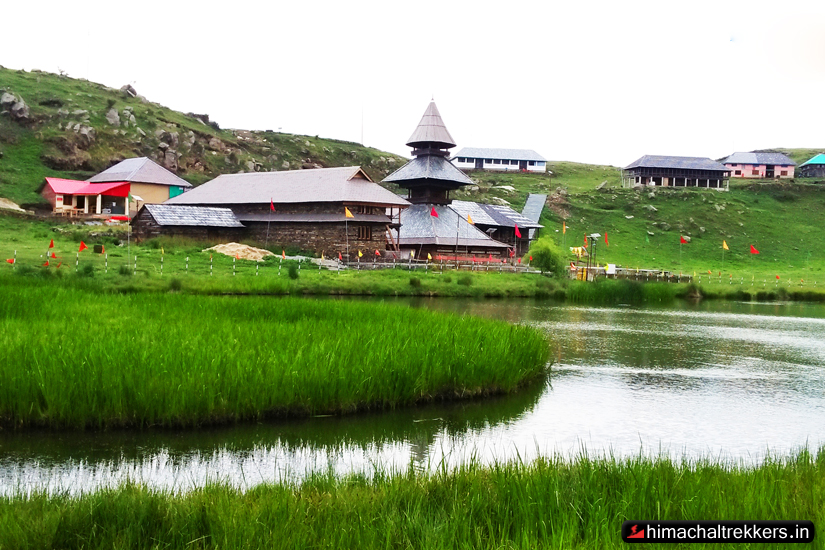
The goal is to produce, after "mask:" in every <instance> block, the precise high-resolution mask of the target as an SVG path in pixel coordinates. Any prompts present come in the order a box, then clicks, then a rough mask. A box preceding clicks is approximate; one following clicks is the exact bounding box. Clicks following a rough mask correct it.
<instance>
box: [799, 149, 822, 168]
mask: <svg viewBox="0 0 825 550" xmlns="http://www.w3.org/2000/svg"><path fill="white" fill-rule="evenodd" d="M813 164H825V153H819V154H818V155H815V156H814V157H813V158H811V159H809V160H807V161H805V162H803V163H802V164H800V165H799V167H800V168H802V167H803V166H811V165H813Z"/></svg>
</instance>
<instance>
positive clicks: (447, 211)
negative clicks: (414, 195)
mask: <svg viewBox="0 0 825 550" xmlns="http://www.w3.org/2000/svg"><path fill="white" fill-rule="evenodd" d="M432 208H435V211H436V212H437V213H438V217H437V218H436V217H434V216H432V215H431V214H430V211H431V209H432ZM393 233H394V234H396V235H399V239H398V244H399V245H401V246H405V245H406V246H409V245H419V244H435V245H441V246H455V245H456V233H458V235H457V236H458V246H459V247H462V246H480V247H486V248H509V246H508V245H506V244H504V243H500V242H498V241H496V240H493V239H491V238H490V237H489V236H488V235H487V234H486V233H485V232H483V231H481V230H480V229H478V228H477V227H475V226H473V225H471V224H469V223H467V220H465V219H464V218H463V217H461V216H459V215H458V213H457V212H456V211H455V210H453V209H452V208H451V207H450V206H442V205H439V206H435V207H433V205H431V204H414V205H412V206H410V207H409V208H407V209H406V210H402V211H401V229H400V233H396V232H395V230H393Z"/></svg>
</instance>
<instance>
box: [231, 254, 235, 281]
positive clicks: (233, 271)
mask: <svg viewBox="0 0 825 550" xmlns="http://www.w3.org/2000/svg"><path fill="white" fill-rule="evenodd" d="M232 276H233V277H234V276H235V258H232Z"/></svg>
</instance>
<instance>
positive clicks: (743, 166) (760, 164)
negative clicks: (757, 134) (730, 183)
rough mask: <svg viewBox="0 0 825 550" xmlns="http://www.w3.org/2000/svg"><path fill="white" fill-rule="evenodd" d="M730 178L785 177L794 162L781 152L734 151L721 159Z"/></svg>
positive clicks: (790, 172) (792, 172)
mask: <svg viewBox="0 0 825 550" xmlns="http://www.w3.org/2000/svg"><path fill="white" fill-rule="evenodd" d="M722 164H724V165H725V166H727V167H728V168H729V169H730V177H732V178H754V179H774V178H776V179H787V178H792V177H794V166H796V163H795V162H794V161H792V160H791V159H789V158H788V157H787V156H785V155H783V154H782V153H734V154H732V155H731V156H729V157H728V158H726V159H724V160H723V161H722Z"/></svg>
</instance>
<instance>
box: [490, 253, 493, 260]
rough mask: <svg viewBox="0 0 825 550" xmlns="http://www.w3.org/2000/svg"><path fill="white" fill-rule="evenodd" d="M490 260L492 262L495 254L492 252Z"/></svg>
mask: <svg viewBox="0 0 825 550" xmlns="http://www.w3.org/2000/svg"><path fill="white" fill-rule="evenodd" d="M490 261H491V262H492V261H493V255H492V254H490Z"/></svg>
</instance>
